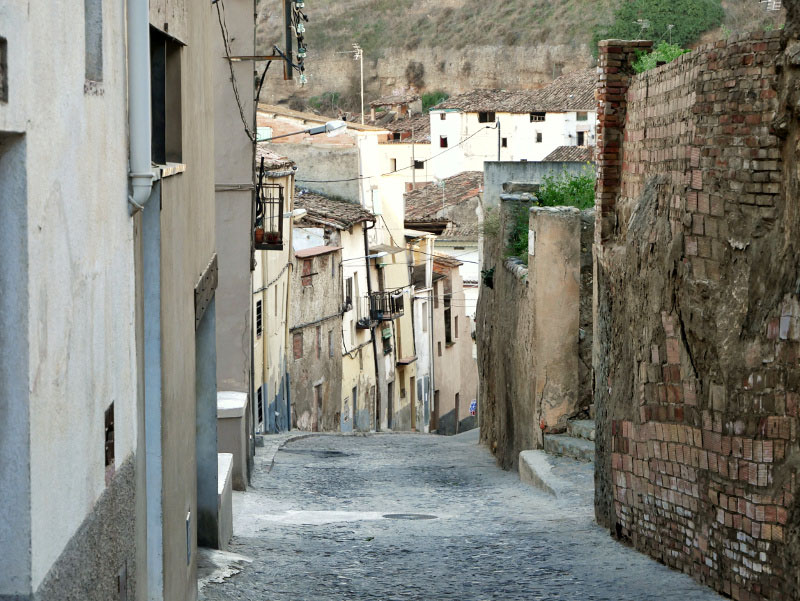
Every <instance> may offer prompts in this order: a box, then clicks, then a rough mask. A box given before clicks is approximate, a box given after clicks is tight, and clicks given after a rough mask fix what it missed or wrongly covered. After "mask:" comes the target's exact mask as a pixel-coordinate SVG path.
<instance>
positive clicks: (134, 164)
mask: <svg viewBox="0 0 800 601" xmlns="http://www.w3.org/2000/svg"><path fill="white" fill-rule="evenodd" d="M151 127H152V125H151V115H150V3H149V0H128V129H129V131H128V136H129V143H130V174H129V176H130V178H131V194H130V196H128V202H129V203H130V207H129V210H130V213H131V215H133V214H134V213H136V212H137V211H141V210H142V209H143V208H144V205H145V204H146V203H147V201H148V200H149V198H150V191H151V190H152V187H153V170H152V169H151V167H150V151H151V135H152V132H151Z"/></svg>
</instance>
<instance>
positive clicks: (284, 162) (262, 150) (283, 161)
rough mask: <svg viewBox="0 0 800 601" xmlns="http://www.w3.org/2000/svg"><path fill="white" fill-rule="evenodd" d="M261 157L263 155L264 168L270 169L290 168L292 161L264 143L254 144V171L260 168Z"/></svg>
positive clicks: (292, 164)
mask: <svg viewBox="0 0 800 601" xmlns="http://www.w3.org/2000/svg"><path fill="white" fill-rule="evenodd" d="M261 157H264V168H265V169H267V170H270V171H276V170H279V169H291V168H292V167H293V166H294V161H293V160H291V159H288V158H286V157H284V156H281V155H279V154H278V153H276V152H274V151H272V150H270V149H269V148H267V146H266V144H264V143H260V144H256V171H258V170H259V169H260V166H261Z"/></svg>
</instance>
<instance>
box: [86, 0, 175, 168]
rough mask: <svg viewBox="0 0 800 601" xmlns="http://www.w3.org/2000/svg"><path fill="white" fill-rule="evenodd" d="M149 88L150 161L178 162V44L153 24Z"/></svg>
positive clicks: (158, 162) (160, 162) (151, 30)
mask: <svg viewBox="0 0 800 601" xmlns="http://www.w3.org/2000/svg"><path fill="white" fill-rule="evenodd" d="M87 1H88V0H87ZM97 1H98V2H99V1H100V0H97ZM150 87H151V90H150V98H151V111H152V128H153V138H152V153H151V155H152V160H153V162H154V163H157V164H161V165H163V164H164V163H168V162H169V163H180V162H181V160H182V155H183V149H182V144H183V134H182V123H181V120H182V118H181V46H180V44H178V43H177V42H176V41H175V40H173V39H172V38H170V37H168V36H167V35H165V34H163V33H161V32H160V31H158V30H157V29H154V28H152V27H151V28H150Z"/></svg>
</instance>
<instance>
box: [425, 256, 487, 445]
mask: <svg viewBox="0 0 800 601" xmlns="http://www.w3.org/2000/svg"><path fill="white" fill-rule="evenodd" d="M434 273H435V275H434V278H433V349H432V352H433V354H434V368H433V369H434V383H435V384H434V385H435V391H434V409H433V416H432V417H431V429H433V430H436V432H437V433H439V434H457V433H458V432H461V431H465V430H469V429H471V428H474V427H475V419H474V418H473V417H472V416H471V415H470V404H471V403H472V401H473V400H475V401H477V399H478V370H477V366H476V364H475V358H474V357H473V355H472V338H471V331H470V330H471V327H470V324H469V320H468V319H467V316H466V311H465V306H466V304H465V301H464V288H463V282H462V279H461V274H460V273H459V264H458V261H455V260H454V259H449V258H448V259H447V260H446V261H442V259H437V258H434ZM437 275H438V276H439V277H437Z"/></svg>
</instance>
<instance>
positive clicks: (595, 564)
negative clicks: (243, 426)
mask: <svg viewBox="0 0 800 601" xmlns="http://www.w3.org/2000/svg"><path fill="white" fill-rule="evenodd" d="M262 461H263V459H262ZM257 465H259V461H258V459H257ZM584 477H585V474H584ZM387 514H424V515H425V516H435V518H434V519H415V520H409V519H390V518H385V517H383V516H385V515H387ZM234 534H235V536H234V540H233V542H232V544H231V548H230V551H232V552H234V553H238V554H241V555H244V556H246V557H248V558H250V559H251V560H252V562H251V563H246V564H244V567H243V569H242V570H241V572H240V573H238V574H236V575H234V576H232V577H230V578H227V579H226V580H224V581H223V582H221V583H215V584H208V585H206V586H205V587H204V589H203V590H202V591H201V594H200V597H201V599H205V600H207V601H223V600H224V601H229V600H231V599H252V600H258V601H267V600H275V601H299V600H319V601H328V600H330V601H333V600H336V601H344V600H359V601H360V600H365V601H366V600H370V601H372V600H375V601H377V600H381V601H394V600H397V601H411V600H439V599H457V600H461V601H473V600H474V601H483V600H503V601H505V600H519V601H534V600H539V599H542V600H545V599H547V600H550V599H562V600H578V599H586V600H597V601H600V600H615V601H616V600H640V599H641V600H652V599H663V600H673V599H674V600H678V599H680V600H682V601H683V600H687V599H688V600H692V601H694V600H697V601H704V600H719V599H721V597H719V596H718V595H716V594H715V593H713V592H712V591H710V590H709V589H707V588H705V587H703V586H701V585H699V584H697V583H695V582H694V581H693V580H691V579H690V578H689V577H687V576H685V575H683V574H680V573H677V572H673V571H671V570H669V569H668V568H666V567H665V566H663V565H661V564H659V563H657V562H654V561H652V560H651V559H649V558H647V557H645V556H643V555H640V554H639V553H637V552H635V551H633V550H632V549H630V548H628V547H626V546H624V545H622V544H620V543H618V542H616V541H615V540H613V539H612V538H611V537H610V536H609V535H608V533H607V532H606V531H604V530H603V529H601V528H600V527H599V526H597V525H596V524H595V523H594V521H593V510H592V507H591V499H590V498H589V497H588V496H587V495H585V494H584V495H581V494H575V495H572V496H568V498H567V499H566V500H564V499H555V498H554V497H551V496H548V495H546V494H545V493H541V492H539V491H537V490H536V489H533V488H531V487H529V486H527V485H525V484H522V483H520V482H519V479H518V476H517V474H515V473H509V472H504V471H502V470H500V469H499V468H497V467H496V465H495V463H494V460H493V458H492V457H491V455H490V454H489V453H488V452H487V451H486V450H485V449H484V448H482V447H479V446H478V445H476V444H467V443H464V442H461V441H459V440H457V439H455V438H447V437H439V436H430V435H420V434H417V435H414V434H408V435H399V434H383V435H370V436H318V437H312V438H305V439H303V440H297V441H294V442H289V443H288V444H287V445H286V446H285V447H284V448H282V449H281V450H279V451H278V453H277V455H276V456H275V464H274V467H273V468H272V470H271V471H268V470H267V469H266V467H265V466H264V465H263V464H262V465H261V469H258V468H257V471H256V473H255V475H254V478H253V486H252V488H251V489H249V490H248V492H246V493H241V494H237V495H236V496H235V499H234Z"/></svg>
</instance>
